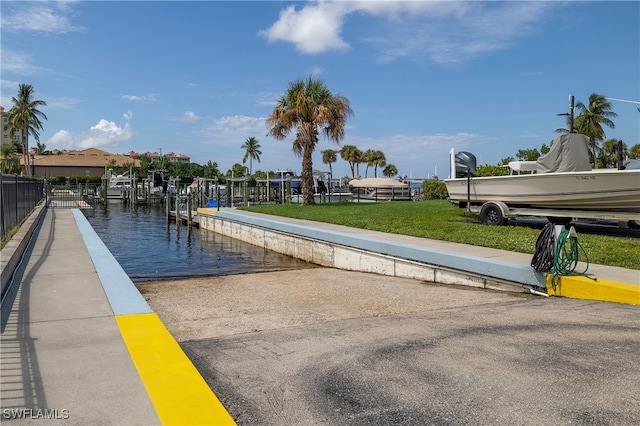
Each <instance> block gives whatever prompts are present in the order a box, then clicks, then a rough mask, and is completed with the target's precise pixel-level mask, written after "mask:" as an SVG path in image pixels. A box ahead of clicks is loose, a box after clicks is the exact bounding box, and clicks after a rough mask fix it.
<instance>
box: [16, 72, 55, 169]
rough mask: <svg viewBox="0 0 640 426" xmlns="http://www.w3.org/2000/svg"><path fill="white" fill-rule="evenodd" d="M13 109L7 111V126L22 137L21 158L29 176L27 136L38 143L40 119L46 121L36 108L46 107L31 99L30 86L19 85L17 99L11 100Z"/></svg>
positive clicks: (31, 91) (42, 103) (43, 103)
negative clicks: (30, 136) (18, 132)
mask: <svg viewBox="0 0 640 426" xmlns="http://www.w3.org/2000/svg"><path fill="white" fill-rule="evenodd" d="M11 102H13V107H12V108H11V109H10V110H9V114H8V119H9V124H10V125H11V127H13V129H14V132H15V131H20V133H21V135H20V136H21V137H22V158H23V161H24V167H25V171H26V173H25V174H27V175H30V174H31V172H32V170H31V164H30V161H29V134H31V135H32V136H33V137H34V138H35V139H36V141H38V142H40V133H39V132H40V131H41V130H42V121H40V119H41V118H43V119H45V120H46V119H47V116H46V115H45V114H44V113H43V112H42V111H40V110H39V109H38V107H41V106H46V105H47V103H46V102H45V101H41V100H34V99H33V86H31V85H30V84H23V83H20V85H19V86H18V97H17V98H15V97H13V98H11Z"/></svg>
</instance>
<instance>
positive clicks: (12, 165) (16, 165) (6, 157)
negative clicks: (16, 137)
mask: <svg viewBox="0 0 640 426" xmlns="http://www.w3.org/2000/svg"><path fill="white" fill-rule="evenodd" d="M1 147H2V150H1V151H0V156H1V158H0V171H1V172H2V173H8V174H14V173H19V172H20V156H19V155H18V154H17V152H16V147H15V145H13V144H11V143H3V144H2V145H1Z"/></svg>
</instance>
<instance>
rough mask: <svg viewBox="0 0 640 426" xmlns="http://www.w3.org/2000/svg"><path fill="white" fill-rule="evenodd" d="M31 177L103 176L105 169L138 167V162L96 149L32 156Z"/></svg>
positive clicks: (128, 157) (124, 156)
mask: <svg viewBox="0 0 640 426" xmlns="http://www.w3.org/2000/svg"><path fill="white" fill-rule="evenodd" d="M32 159H33V168H34V170H33V176H35V177H47V176H65V177H70V176H103V175H104V172H105V167H139V166H140V161H139V160H137V159H135V158H131V157H130V156H128V155H122V154H111V153H109V152H106V151H103V150H101V149H98V148H88V149H83V150H81V151H67V152H62V153H60V154H57V155H55V154H52V155H38V154H35V155H33V154H32Z"/></svg>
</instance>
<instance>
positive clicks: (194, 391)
mask: <svg viewBox="0 0 640 426" xmlns="http://www.w3.org/2000/svg"><path fill="white" fill-rule="evenodd" d="M115 318H116V321H117V323H118V327H119V328H120V333H121V334H122V338H123V339H124V342H125V344H126V345H127V348H128V349H129V353H130V355H131V358H132V359H133V363H134V364H135V366H136V368H137V369H138V374H140V377H141V379H142V382H143V384H144V386H145V388H146V390H147V393H148V394H149V398H150V399H151V402H152V403H153V406H154V407H155V409H156V412H157V413H158V417H159V418H160V421H161V422H162V424H164V425H235V424H236V423H235V422H234V420H233V418H232V417H231V416H230V415H229V413H228V412H227V410H226V409H225V408H224V406H223V405H222V404H221V403H220V401H219V400H218V398H217V397H216V396H215V394H214V393H213V392H212V391H211V389H210V388H209V386H208V385H207V383H206V382H205V381H204V379H203V378H202V376H201V375H200V373H199V372H198V370H197V369H196V368H195V367H194V366H193V364H192V363H191V360H189V358H188V357H187V356H186V354H185V353H184V352H183V350H182V348H180V345H178V343H177V342H176V341H175V339H174V338H173V336H171V334H170V333H169V331H168V330H167V329H166V327H165V326H164V324H162V321H160V318H158V315H157V314H155V313H146V314H136V315H118V316H116V317H115Z"/></svg>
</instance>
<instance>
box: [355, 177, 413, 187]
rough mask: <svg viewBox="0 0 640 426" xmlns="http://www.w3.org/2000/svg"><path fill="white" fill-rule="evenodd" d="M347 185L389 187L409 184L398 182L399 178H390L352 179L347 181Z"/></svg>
mask: <svg viewBox="0 0 640 426" xmlns="http://www.w3.org/2000/svg"><path fill="white" fill-rule="evenodd" d="M349 185H350V186H352V187H354V188H390V187H408V186H409V184H408V183H406V182H400V181H399V180H395V179H390V178H364V179H352V180H350V181H349Z"/></svg>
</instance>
